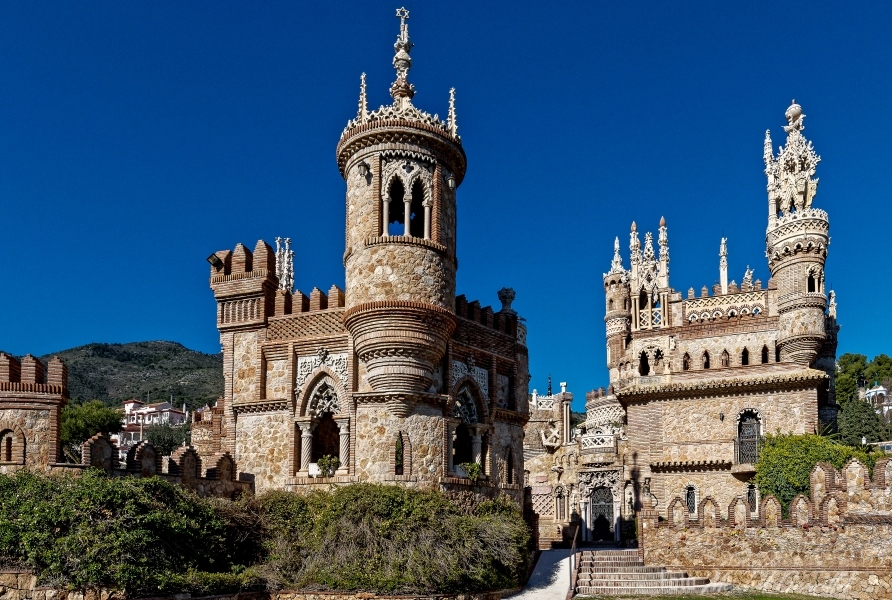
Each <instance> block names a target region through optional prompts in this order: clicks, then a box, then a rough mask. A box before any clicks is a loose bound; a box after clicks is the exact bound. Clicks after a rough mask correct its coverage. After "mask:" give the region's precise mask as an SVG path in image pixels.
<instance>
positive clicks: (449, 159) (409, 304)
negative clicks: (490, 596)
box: [202, 9, 528, 500]
mask: <svg viewBox="0 0 892 600" xmlns="http://www.w3.org/2000/svg"><path fill="white" fill-rule="evenodd" d="M397 16H398V17H399V18H400V31H399V35H398V37H397V40H396V44H395V45H394V49H395V56H394V59H393V66H394V68H395V69H396V80H395V81H394V83H393V84H392V85H391V87H390V94H391V97H392V98H393V102H392V104H390V105H387V106H382V107H380V108H379V109H377V110H374V111H370V110H369V109H368V102H367V96H366V81H365V75H363V76H362V78H361V87H360V97H359V110H358V113H357V115H356V117H355V118H354V119H351V120H350V121H349V122H348V123H347V127H346V128H345V129H344V131H343V133H342V134H341V138H340V141H339V142H338V145H337V166H338V169H339V170H340V173H341V175H342V176H343V178H344V180H345V182H346V186H347V194H346V217H347V219H346V221H347V223H346V249H345V253H344V266H345V275H346V278H345V279H346V289H345V290H343V291H342V290H340V289H339V288H337V287H336V286H332V287H331V288H330V289H329V291H328V293H327V294H326V293H324V292H322V291H321V290H319V289H313V291H312V292H311V293H310V294H309V295H308V296H307V295H304V294H303V293H301V292H300V291H295V290H293V289H292V288H293V268H294V267H293V261H292V251H291V249H290V240H288V239H285V240H284V244H283V240H281V239H278V240H277V241H276V250H273V249H272V247H271V246H269V245H268V244H266V243H265V242H263V241H260V242H258V243H257V246H256V247H255V250H254V252H253V253H252V252H250V251H249V250H248V249H247V248H246V247H245V246H243V245H241V244H239V245H238V246H236V248H235V250H234V251H233V252H230V251H228V250H227V251H221V252H217V253H215V254H214V255H212V256H211V257H210V258H209V259H208V260H209V261H210V262H211V263H212V268H211V287H212V289H213V290H214V296H215V298H216V299H217V303H218V310H217V327H218V329H219V330H220V338H221V343H222V346H223V353H224V377H225V383H226V393H225V396H224V397H223V398H222V399H221V401H220V402H219V403H218V406H217V408H216V411H215V414H217V415H220V423H219V425H218V426H215V427H214V428H213V431H214V432H213V434H212V435H211V437H212V438H213V439H208V440H203V442H202V443H203V444H204V446H206V447H207V448H211V449H213V450H214V451H229V452H231V453H232V455H233V457H234V458H235V460H236V462H237V465H238V468H239V470H240V471H242V472H244V473H247V474H250V475H252V476H253V477H254V478H255V481H256V484H257V488H258V489H260V490H262V489H268V488H276V487H277V488H295V487H302V486H313V485H328V483H329V482H331V481H334V482H338V483H348V482H351V481H390V482H399V483H401V484H403V485H410V486H415V487H424V488H437V487H439V488H441V489H476V490H477V491H483V492H484V493H493V494H494V493H497V492H499V491H506V492H508V493H510V494H511V495H513V496H515V497H516V498H517V499H518V500H519V499H520V496H521V485H520V479H521V476H520V474H522V473H523V452H522V448H523V446H522V444H523V425H524V424H525V423H526V421H527V419H528V406H527V381H528V375H527V371H528V357H527V349H526V340H525V332H526V330H525V328H524V326H523V325H522V324H521V323H520V322H519V317H518V315H517V313H516V312H515V311H514V310H513V309H512V308H511V303H512V301H513V300H514V292H513V290H511V289H509V288H504V289H502V290H500V291H499V294H498V295H499V300H500V301H501V302H502V308H501V310H499V311H498V312H494V311H493V310H492V308H490V307H481V306H480V303H479V302H477V301H474V302H468V301H467V299H465V297H464V296H458V297H456V295H455V276H456V269H457V261H456V234H455V232H456V220H457V205H456V190H457V188H458V187H459V185H460V184H461V181H462V179H463V178H464V175H465V170H466V165H467V162H466V157H465V152H464V150H463V148H462V144H461V138H460V137H459V136H458V126H457V123H456V111H455V93H454V90H452V91H450V95H449V109H448V117H447V119H446V121H442V120H440V119H439V117H437V116H436V115H431V114H429V113H426V112H424V111H422V110H420V109H418V108H416V107H415V106H414V105H413V103H412V100H413V97H414V95H415V89H414V87H413V86H412V84H411V83H409V80H408V74H409V68H410V66H411V62H412V59H411V56H410V52H411V49H412V42H411V41H410V39H409V28H408V23H407V20H408V18H409V13H408V11H406V10H405V9H400V10H399V11H397ZM208 431H210V428H208ZM323 457H336V458H337V459H338V461H339V463H340V466H339V468H338V469H337V472H336V473H334V474H333V475H332V476H331V477H322V479H320V477H319V475H323V476H326V475H329V474H326V473H320V472H319V466H318V465H319V460H320V459H321V458H323ZM470 463H477V464H479V465H480V467H481V470H482V476H481V478H480V479H479V480H478V481H474V480H472V479H470V478H469V477H468V474H469V472H468V468H469V467H467V465H468V464H470Z"/></svg>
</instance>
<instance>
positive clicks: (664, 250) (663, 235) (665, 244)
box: [658, 217, 669, 261]
mask: <svg viewBox="0 0 892 600" xmlns="http://www.w3.org/2000/svg"><path fill="white" fill-rule="evenodd" d="M658 241H659V244H660V260H666V261H668V260H669V234H668V233H667V232H666V217H660V237H659V240H658Z"/></svg>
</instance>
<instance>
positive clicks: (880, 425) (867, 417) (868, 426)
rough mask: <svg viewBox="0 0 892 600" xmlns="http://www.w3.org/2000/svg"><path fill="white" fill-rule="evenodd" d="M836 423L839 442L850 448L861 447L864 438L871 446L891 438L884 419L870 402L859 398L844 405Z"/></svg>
mask: <svg viewBox="0 0 892 600" xmlns="http://www.w3.org/2000/svg"><path fill="white" fill-rule="evenodd" d="M836 422H837V425H838V430H839V441H840V442H842V443H843V444H847V445H849V446H860V445H861V440H862V438H864V439H866V440H867V443H868V444H870V443H873V442H883V441H886V440H888V439H889V437H890V435H889V434H890V431H889V426H888V424H887V423H886V422H885V421H884V420H883V418H882V417H881V416H880V415H878V414H877V412H876V411H875V410H874V408H873V407H872V406H871V405H870V404H869V403H868V402H865V401H863V400H859V399H857V398H856V399H853V400H850V401H848V402H846V403H844V404H843V405H842V409H841V410H840V411H839V415H837V417H836Z"/></svg>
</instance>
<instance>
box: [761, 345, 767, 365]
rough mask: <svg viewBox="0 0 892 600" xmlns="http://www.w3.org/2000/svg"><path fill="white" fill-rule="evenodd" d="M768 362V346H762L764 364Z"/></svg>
mask: <svg viewBox="0 0 892 600" xmlns="http://www.w3.org/2000/svg"><path fill="white" fill-rule="evenodd" d="M767 362H768V346H762V364H763V365H764V364H766V363H767Z"/></svg>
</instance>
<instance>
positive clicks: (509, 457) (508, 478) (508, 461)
mask: <svg viewBox="0 0 892 600" xmlns="http://www.w3.org/2000/svg"><path fill="white" fill-rule="evenodd" d="M514 478H515V475H514V452H513V451H512V450H511V447H510V446H508V447H507V448H505V483H509V484H510V483H516V481H514Z"/></svg>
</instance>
